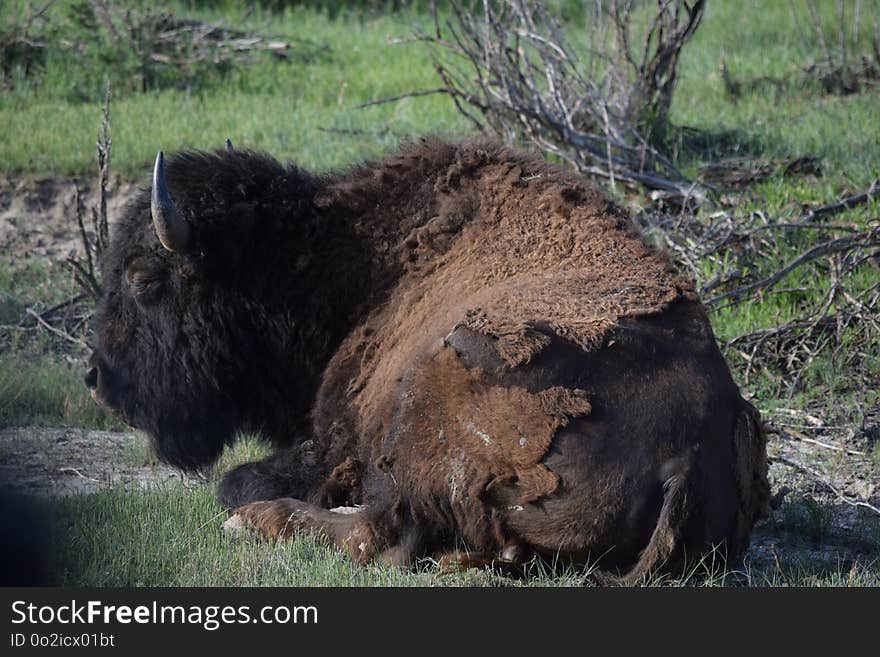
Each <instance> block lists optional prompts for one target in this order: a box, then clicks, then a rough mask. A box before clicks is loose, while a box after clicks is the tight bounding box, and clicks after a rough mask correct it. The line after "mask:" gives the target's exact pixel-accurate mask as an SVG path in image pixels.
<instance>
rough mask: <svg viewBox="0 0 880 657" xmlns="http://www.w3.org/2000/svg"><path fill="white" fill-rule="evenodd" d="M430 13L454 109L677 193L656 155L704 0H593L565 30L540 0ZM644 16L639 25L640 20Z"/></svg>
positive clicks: (480, 123)
mask: <svg viewBox="0 0 880 657" xmlns="http://www.w3.org/2000/svg"><path fill="white" fill-rule="evenodd" d="M448 7H449V10H450V17H449V18H448V19H447V20H442V19H441V18H440V16H439V14H438V13H437V12H436V11H435V12H434V27H435V30H434V34H433V35H422V36H421V37H420V38H421V39H422V40H424V41H428V42H430V43H432V44H434V46H435V48H434V63H435V68H436V70H437V73H438V74H439V76H440V78H441V80H442V83H443V85H444V91H445V92H446V93H448V94H449V95H450V96H451V97H452V99H453V101H454V102H455V104H456V107H457V108H458V109H459V111H460V112H461V113H462V114H464V115H465V116H466V117H467V118H468V119H470V121H471V122H473V124H474V125H475V126H476V127H477V128H479V129H480V130H483V129H485V128H487V127H488V128H491V129H492V130H493V131H495V132H496V133H498V134H499V135H501V136H502V138H504V139H506V140H507V141H515V140H520V139H522V140H525V141H527V142H531V143H532V144H534V145H535V146H537V147H538V148H540V149H541V150H543V151H544V152H546V153H550V154H553V155H556V156H558V157H560V158H562V159H563V160H566V161H568V162H570V163H571V164H573V165H574V166H575V167H576V168H577V169H579V170H580V171H582V172H584V173H587V174H591V175H595V176H600V177H603V178H607V179H610V180H611V182H612V184H613V183H614V182H616V181H617V180H622V181H627V182H631V183H638V184H641V185H643V186H645V187H647V188H650V189H660V190H665V191H667V192H673V193H683V192H685V191H686V190H688V188H689V187H690V185H689V184H688V183H687V181H686V180H685V178H684V176H682V175H681V173H680V172H679V171H678V170H677V169H676V167H675V166H674V165H673V163H672V162H671V161H670V159H669V158H667V157H666V156H665V155H664V154H663V144H664V140H665V139H666V137H667V132H668V128H669V107H670V104H671V102H672V96H673V92H674V90H675V84H676V81H677V65H678V61H679V57H680V54H681V51H682V48H683V47H684V45H685V44H686V43H687V42H688V40H689V39H690V38H691V37H692V36H693V34H694V32H695V31H696V29H697V28H698V27H699V25H700V21H701V19H702V17H703V11H704V8H705V0H696V1H695V2H693V3H691V4H689V3H687V2H684V1H683V0H658V1H657V2H656V4H655V5H653V7H654V8H653V9H650V10H648V9H645V10H642V9H641V6H640V5H638V4H637V3H636V2H635V1H634V0H611V1H610V2H603V1H601V0H595V1H594V2H591V3H590V4H589V5H588V7H587V10H588V20H587V23H586V28H585V33H584V34H582V35H578V36H577V37H576V38H575V39H572V38H569V36H567V35H566V33H565V32H564V31H563V30H562V28H561V26H560V24H559V22H558V21H557V20H556V18H555V17H554V16H553V14H552V13H551V11H550V10H549V9H548V8H547V6H546V5H545V4H544V2H541V1H540V0H538V1H530V0H498V1H496V2H490V1H489V0H478V1H472V2H463V1H461V0H450V2H449V3H448ZM646 12H647V13H646ZM640 26H644V27H643V28H642V29H639V27H640Z"/></svg>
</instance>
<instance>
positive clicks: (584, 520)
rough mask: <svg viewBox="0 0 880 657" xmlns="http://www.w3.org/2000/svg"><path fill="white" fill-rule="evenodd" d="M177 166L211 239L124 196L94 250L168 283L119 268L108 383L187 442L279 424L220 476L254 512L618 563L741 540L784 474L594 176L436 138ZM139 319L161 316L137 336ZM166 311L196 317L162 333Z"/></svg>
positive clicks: (108, 310) (200, 443) (361, 554)
mask: <svg viewBox="0 0 880 657" xmlns="http://www.w3.org/2000/svg"><path fill="white" fill-rule="evenodd" d="M187 158H190V160H187ZM192 158H203V161H200V162H197V163H196V162H194V161H193V160H192ZM248 158H251V159H248ZM257 164H258V165H259V169H255V168H254V166H255V165H257ZM195 166H199V167H201V168H202V169H204V170H205V171H207V172H208V173H206V174H203V173H197V172H196V171H195V170H194V169H193V167H195ZM273 170H274V174H273ZM168 171H169V185H170V186H171V191H172V194H173V196H174V198H175V202H176V203H177V204H178V205H179V206H180V207H182V208H184V209H185V210H186V212H187V216H188V217H189V221H190V224H191V226H192V227H193V229H194V231H195V233H196V235H200V237H199V238H198V239H199V244H200V250H201V253H200V255H199V256H194V255H193V254H188V255H186V256H181V255H179V254H168V253H167V252H163V251H162V249H161V247H160V246H158V244H157V242H156V239H155V236H153V235H151V231H150V226H149V216H148V212H147V211H145V208H146V206H145V205H144V201H142V202H141V203H140V205H138V204H136V205H135V206H133V207H132V208H131V209H130V211H129V214H128V215H127V216H126V218H125V219H124V220H123V222H122V225H121V228H120V230H122V231H124V232H125V234H124V235H123V236H122V237H120V236H119V235H116V236H114V245H113V248H112V252H111V256H110V258H109V264H106V265H105V273H106V272H107V270H109V271H110V272H111V273H110V276H111V278H112V277H114V276H115V278H116V279H117V280H119V281H122V280H123V279H125V278H126V277H125V276H123V275H122V274H123V273H124V272H126V271H127V268H130V267H131V263H132V262H137V263H139V264H138V274H139V275H140V273H141V271H143V270H146V271H153V270H155V269H158V270H161V272H162V273H161V275H158V276H161V280H163V281H169V280H170V281H171V283H166V289H165V290H164V293H165V295H166V296H167V297H170V298H167V299H157V300H156V301H155V302H154V303H153V304H148V303H146V302H139V300H138V299H137V298H135V299H134V301H129V300H128V297H137V292H138V291H137V290H135V291H129V290H126V289H125V286H124V285H122V284H121V283H120V287H119V288H112V286H111V290H110V291H109V292H108V299H107V300H106V301H105V304H104V307H103V310H102V314H101V320H100V331H99V335H100V336H101V344H100V348H99V350H98V351H97V352H96V355H95V356H94V357H93V363H95V364H96V367H97V368H98V370H99V372H100V374H101V376H102V377H103V380H104V384H103V385H97V386H96V387H97V389H98V391H97V393H96V394H97V395H98V397H99V398H101V399H103V400H104V401H105V402H107V403H108V404H109V405H111V406H113V407H115V408H117V409H119V410H120V411H121V412H122V413H123V414H124V415H125V416H126V417H128V418H129V419H130V420H131V421H132V422H133V423H134V424H136V425H138V426H142V427H143V428H145V429H147V431H148V432H149V433H150V434H151V435H152V437H153V439H154V441H155V443H156V445H157V449H158V451H159V452H160V454H163V455H165V456H166V457H167V458H169V459H170V460H172V461H174V462H177V463H179V464H181V465H185V466H193V465H198V464H199V463H202V462H206V461H209V460H211V459H213V458H214V457H215V456H216V454H217V453H219V451H220V450H221V449H222V447H223V445H224V444H226V443H228V442H229V440H230V437H231V434H232V432H233V431H234V430H235V429H237V428H241V427H259V428H261V429H262V430H263V432H264V433H265V434H267V436H268V437H270V438H272V439H273V440H274V441H275V442H276V444H279V445H290V446H289V447H286V448H284V449H282V450H281V451H279V452H277V453H276V454H274V455H273V456H271V457H269V458H268V459H266V460H265V461H264V462H261V463H256V464H248V465H246V466H243V467H241V468H239V469H237V470H234V471H233V472H231V473H230V474H229V475H228V476H227V478H226V479H225V480H224V482H223V484H222V485H221V489H220V494H221V499H222V500H223V501H224V502H225V503H227V504H229V505H230V506H233V507H241V508H240V509H239V510H238V512H237V513H238V518H239V519H240V520H241V519H243V520H244V521H246V522H247V523H248V524H251V525H253V526H254V527H256V528H258V529H259V530H260V531H261V532H263V533H264V534H267V535H273V536H277V535H279V534H280V533H282V531H287V530H288V529H290V528H291V527H293V528H294V529H297V530H314V531H319V532H322V533H325V534H327V535H328V536H329V537H330V538H331V540H333V541H334V542H336V543H337V544H339V545H341V546H343V547H345V548H346V549H348V550H349V551H350V552H351V553H352V555H353V556H354V557H355V558H357V559H358V560H359V561H369V560H370V559H374V558H380V559H383V560H387V561H391V562H395V563H408V562H411V561H412V559H414V558H416V557H418V556H420V555H424V554H435V553H440V552H443V551H448V550H450V549H454V548H456V547H462V546H464V547H466V548H467V549H469V550H473V551H476V552H481V553H487V554H499V555H500V554H502V553H504V554H517V555H519V554H525V553H528V552H531V551H534V552H537V553H539V554H546V555H557V554H560V555H562V556H564V557H567V558H571V559H573V560H576V561H584V560H588V559H594V560H595V559H599V558H601V564H602V567H603V568H606V569H609V570H612V571H617V572H621V573H625V575H624V578H623V579H624V581H627V582H631V581H637V580H638V579H639V578H640V577H643V576H644V575H646V574H647V573H649V572H651V571H652V570H653V569H655V568H657V567H658V566H659V565H661V564H663V563H666V564H667V565H670V566H676V565H677V564H680V563H681V562H682V561H683V560H684V559H685V558H686V557H696V556H698V555H699V554H702V553H703V552H705V551H706V550H708V549H711V548H712V547H714V546H719V545H720V546H721V547H722V549H723V550H725V551H726V552H729V553H737V552H739V551H740V550H742V549H743V548H744V547H745V546H746V545H747V544H748V538H749V533H750V530H751V527H752V524H753V523H754V521H755V520H756V518H757V517H758V516H759V515H760V514H761V513H762V512H763V509H764V507H765V505H766V502H767V497H768V486H767V480H766V454H765V441H764V435H763V432H762V430H761V426H760V421H759V419H758V418H757V415H756V414H755V412H754V409H752V407H751V406H749V405H748V404H747V403H746V402H745V401H744V400H743V399H742V397H741V396H740V394H739V391H738V389H737V387H736V385H735V384H734V382H733V380H732V379H731V377H730V374H729V371H728V369H727V366H726V364H725V363H724V360H723V358H722V357H721V354H720V352H719V351H718V348H717V346H716V344H715V340H714V336H713V334H712V330H711V328H710V326H709V322H708V319H707V317H706V314H705V311H704V310H703V308H702V306H701V304H700V302H699V300H698V298H697V296H696V293H695V292H694V289H693V286H692V284H691V283H690V281H688V280H686V279H684V278H682V277H681V276H680V275H679V274H678V273H677V272H676V271H675V268H674V267H673V265H672V264H671V262H670V260H669V259H668V257H667V256H666V255H664V254H662V253H659V252H657V251H656V250H653V249H651V248H649V247H648V246H647V245H646V244H645V243H644V242H643V241H642V239H641V237H640V235H639V234H638V232H637V231H636V230H635V228H634V227H633V225H632V223H631V222H630V221H629V219H628V217H627V216H626V214H625V213H624V212H623V211H622V210H620V209H619V208H617V207H616V206H614V205H613V204H611V203H609V202H608V201H607V200H606V199H605V198H603V197H602V196H601V195H599V194H598V193H597V192H596V191H595V190H594V189H592V188H591V187H590V186H589V185H588V184H587V183H586V181H585V180H584V179H583V178H581V177H579V176H576V175H574V174H571V173H568V172H566V171H564V170H562V169H560V168H558V167H555V166H552V165H550V164H547V163H546V162H544V161H542V160H540V159H539V158H536V157H534V156H529V155H524V154H521V153H517V152H514V151H510V150H507V149H505V148H503V147H500V146H498V145H496V144H494V143H491V142H486V141H466V142H463V143H459V144H448V143H443V142H439V141H432V140H426V141H422V142H419V143H418V144H414V145H412V146H410V147H408V148H406V149H404V150H403V151H401V152H400V153H398V154H395V155H392V156H389V157H388V158H386V159H385V160H383V161H381V162H379V163H375V164H372V165H369V166H365V167H362V168H360V169H357V170H355V171H352V172H350V173H348V174H345V175H342V176H339V177H335V178H329V179H318V178H311V177H309V176H308V175H307V174H304V173H303V172H301V171H298V170H296V169H283V168H281V167H280V166H278V165H277V164H275V165H273V163H272V162H271V161H270V160H268V159H266V158H263V157H262V156H256V155H253V154H247V153H244V154H242V153H233V154H229V153H224V152H218V153H217V154H215V155H184V156H182V157H179V158H177V159H176V160H172V161H171V162H170V163H169V167H168ZM211 171H214V172H215V173H214V174H211V173H210V172H211ZM257 171H259V175H260V176H263V177H264V178H265V180H263V178H259V179H258V178H257V177H256V175H255V174H256V172H257ZM236 174H237V175H239V176H240V177H242V182H241V183H240V184H239V187H236V182H235V179H234V177H235V175H236ZM238 188H241V191H240V192H239V191H236V190H237V189H238ZM144 262H146V264H144ZM180 272H183V273H185V277H181V274H180ZM189 281H192V282H189ZM196 288H198V290H196ZM150 305H152V307H150ZM168 308H174V309H176V312H177V313H179V314H180V316H181V317H182V319H174V318H173V316H172V315H169V314H168V313H167V309H168ZM159 315H163V316H164V317H165V318H164V319H162V320H160V319H158V318H157V317H158V316H159ZM208 316H210V317H213V324H212V321H211V320H210V319H209V318H208ZM191 317H192V318H191ZM197 320H198V321H197ZM285 322H287V324H286V327H287V328H285ZM169 325H170V326H169ZM255 331H261V332H262V333H260V334H255V333H254V332H255ZM133 332H136V333H137V335H138V336H142V335H146V336H151V335H152V336H154V337H152V338H150V339H143V340H144V342H145V344H141V343H140V342H138V343H137V344H136V345H135V346H134V347H129V346H127V345H126V344H125V341H124V340H122V339H121V338H120V337H119V336H120V335H132V334H133ZM169 335H170V336H173V335H177V336H183V337H182V338H181V337H177V338H176V339H175V340H176V341H175V345H177V343H179V342H182V343H183V344H182V346H175V347H174V348H172V347H171V346H170V345H167V344H165V346H163V347H162V348H161V351H163V352H164V351H168V352H169V354H168V357H167V358H166V359H165V360H164V361H163V360H162V359H159V360H157V357H156V355H155V354H154V353H153V352H151V351H150V349H151V348H152V349H155V348H156V345H160V344H163V342H162V341H163V340H168V339H169V338H168V337H163V336H169ZM196 342H198V343H200V344H204V345H206V346H205V347H203V348H201V349H200V351H199V353H200V355H201V356H202V357H203V360H202V361H200V362H199V364H198V371H197V372H194V373H193V374H192V375H190V376H189V377H188V378H189V380H191V381H193V382H194V384H193V385H192V386H189V387H187V388H186V389H185V390H182V391H179V392H175V388H174V386H175V385H177V384H176V383H174V382H171V381H167V382H166V383H162V382H161V376H162V374H161V370H162V369H163V363H165V365H164V367H166V368H169V369H168V371H169V372H173V371H174V366H175V364H182V366H183V367H184V368H186V367H190V365H189V364H188V363H189V362H190V355H189V354H190V350H191V349H192V347H191V346H188V345H192V344H194V343H196ZM242 344H243V345H244V348H243V349H242V350H241V353H240V354H238V357H237V358H235V357H233V354H234V350H235V348H236V347H237V346H240V345H242ZM149 376H154V377H155V376H159V377H160V382H159V383H157V384H155V385H153V387H151V388H147V389H145V388H144V387H143V386H142V385H141V384H139V383H138V382H139V381H141V380H143V379H144V378H145V377H149ZM165 376H169V375H165ZM203 379H204V381H203ZM110 382H117V383H116V385H115V386H114V385H111V383H110ZM121 391H122V392H121ZM285 392H286V393H287V394H288V395H289V400H288V401H285V400H284V398H283V397H279V393H285ZM261 395H268V400H271V402H270V403H268V404H267V403H265V402H264V401H262V400H261V399H260V396H261ZM179 398H182V399H183V402H182V403H183V406H180V402H179ZM169 400H170V401H169ZM175 403H176V404H177V405H174V404H175ZM215 408H216V409H217V410H216V411H215V410H213V409H215ZM221 409H222V410H221ZM160 416H161V417H162V418H165V420H164V421H163V420H160V419H157V418H159V417H160ZM200 417H211V418H212V420H211V422H209V423H207V425H210V426H211V429H210V431H209V430H207V429H204V430H203V428H202V427H201V426H200V425H198V418H200ZM167 418H172V420H173V421H171V420H168V419H167ZM177 418H181V419H179V420H178V419H177ZM187 432H190V433H195V434H196V438H195V439H194V438H188V437H187ZM193 440H196V441H197V442H195V443H193V442H192V441H193ZM189 445H195V447H189ZM262 500H274V501H271V502H262ZM258 501H259V503H258V504H255V503H256V502H258ZM353 504H363V505H366V508H365V509H362V510H360V511H358V512H357V513H353V514H346V515H341V514H335V513H332V512H330V511H327V510H326V509H327V508H330V507H333V506H340V505H353ZM322 507H323V508H322ZM294 521H296V522H294ZM287 533H288V534H289V532H287Z"/></svg>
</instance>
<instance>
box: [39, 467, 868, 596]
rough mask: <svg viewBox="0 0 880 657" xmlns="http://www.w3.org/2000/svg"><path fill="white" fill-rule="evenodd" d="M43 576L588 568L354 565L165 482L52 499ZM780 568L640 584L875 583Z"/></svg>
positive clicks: (819, 570)
mask: <svg viewBox="0 0 880 657" xmlns="http://www.w3.org/2000/svg"><path fill="white" fill-rule="evenodd" d="M49 513H50V518H49V525H50V527H51V528H52V532H53V535H52V536H51V540H52V544H53V545H56V546H58V549H57V550H54V551H53V554H52V564H51V578H52V582H53V583H54V584H57V585H61V586H82V585H88V586H145V585H148V586H581V585H585V584H586V585H589V584H591V583H593V580H592V579H591V578H590V576H589V569H583V568H581V569H578V568H573V567H571V566H559V567H555V568H554V567H553V565H552V564H544V563H534V564H532V565H530V566H528V567H527V569H526V573H527V576H526V577H524V578H511V577H505V576H503V575H501V574H499V573H494V572H491V571H489V570H480V569H472V570H468V571H464V572H448V571H443V570H441V569H440V568H439V567H438V565H437V564H436V563H435V562H432V561H429V560H426V561H423V562H421V563H419V564H417V565H416V566H415V567H413V568H392V567H381V566H376V565H368V566H356V565H355V564H354V563H353V562H352V561H351V560H350V559H349V558H347V557H346V556H345V555H344V554H342V553H341V552H340V551H339V550H336V549H334V548H331V547H329V546H327V545H326V544H324V543H322V542H320V541H317V540H316V539H314V538H311V537H308V536H299V537H296V538H295V539H293V540H289V541H267V540H262V539H258V538H253V537H233V536H229V535H227V534H226V533H225V532H223V531H222V530H221V528H220V525H221V523H222V522H223V520H224V519H225V518H226V512H225V511H224V510H223V509H221V508H220V507H219V506H218V505H217V502H216V499H215V495H214V490H213V487H212V486H209V485H202V486H197V487H195V488H185V487H183V486H182V485H180V484H174V485H169V486H167V487H165V488H162V489H159V490H156V491H154V492H151V493H149V494H146V495H145V494H143V493H142V492H137V491H126V490H115V491H105V492H101V493H96V494H92V495H85V496H81V497H77V498H65V499H61V500H58V501H56V502H54V503H53V505H52V507H51V509H50V510H49ZM780 566H781V569H779V568H777V569H771V570H769V571H761V570H757V569H753V568H751V567H748V566H746V567H740V568H738V569H736V570H726V569H725V568H724V567H723V566H722V565H719V564H714V565H713V563H712V561H711V558H708V559H705V560H703V561H701V562H700V563H697V564H695V565H693V566H692V567H691V568H689V569H688V570H687V571H686V573H685V575H684V576H683V577H681V578H669V577H665V576H658V577H656V578H654V579H652V580H650V581H648V582H645V584H647V585H649V586H720V585H747V586H768V585H773V586H781V585H789V586H877V585H878V584H880V570H878V568H877V566H876V564H843V563H841V564H839V565H836V566H832V567H829V565H828V564H827V563H824V562H809V561H804V560H791V561H786V562H783V563H781V564H780Z"/></svg>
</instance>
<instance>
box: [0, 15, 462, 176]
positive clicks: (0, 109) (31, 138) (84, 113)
mask: <svg viewBox="0 0 880 657" xmlns="http://www.w3.org/2000/svg"><path fill="white" fill-rule="evenodd" d="M63 4H64V3H62V7H59V8H58V9H56V11H57V12H59V13H62V10H63ZM68 4H69V3H68ZM171 6H172V7H175V5H174V4H173V3H172V5H171ZM176 9H177V11H178V12H179V13H180V14H182V15H186V16H193V17H197V18H202V19H205V20H208V21H214V22H218V23H222V24H224V25H229V26H236V27H238V26H244V27H245V29H252V30H254V31H256V32H258V33H262V34H271V35H273V36H276V37H278V38H281V39H284V38H290V39H303V38H305V39H310V40H312V41H315V42H319V43H321V44H326V45H327V46H328V48H329V52H327V53H326V54H320V55H317V56H316V57H315V58H314V59H313V61H311V62H310V63H302V62H299V61H296V60H294V61H290V62H278V61H276V60H274V59H272V58H271V57H269V56H265V57H258V58H256V59H255V60H254V61H253V63H251V64H249V65H247V66H244V67H241V68H236V69H234V70H233V71H231V72H229V73H227V74H226V75H224V76H223V77H222V78H220V79H218V80H216V81H215V82H214V83H212V84H210V85H207V86H204V87H202V88H197V89H184V90H178V89H164V90H160V91H152V92H149V93H146V94H132V93H130V92H126V91H124V90H122V91H119V92H118V93H117V94H116V97H115V98H114V100H113V107H112V117H113V118H112V134H113V163H114V167H115V170H116V171H118V172H122V173H124V174H127V175H138V176H140V175H143V172H144V171H146V169H147V166H148V163H149V162H151V161H152V159H153V158H154V157H155V154H156V151H157V150H159V149H165V150H169V151H170V150H178V149H183V148H200V149H214V148H219V147H221V146H222V145H223V142H224V140H225V139H226V138H227V137H228V138H230V139H231V140H232V141H233V143H234V144H236V146H238V147H241V148H253V149H263V150H268V151H271V152H272V153H273V154H275V155H276V156H277V157H279V158H283V159H293V160H296V161H297V162H298V163H300V164H302V165H303V166H307V167H311V168H317V169H328V168H332V167H339V166H342V165H345V164H349V163H351V162H352V161H353V160H356V159H359V158H362V157H364V156H369V155H378V154H379V153H381V152H383V151H386V150H388V149H389V148H391V147H393V146H394V145H395V144H396V143H397V142H398V141H399V140H400V139H401V138H404V137H408V136H412V135H419V134H424V133H428V132H434V133H460V132H462V131H463V129H464V127H465V126H464V121H463V119H461V118H460V117H459V116H458V115H457V114H456V112H455V110H454V108H453V107H452V105H451V104H450V103H449V102H448V100H447V99H445V98H443V97H439V96H427V97H425V98H422V99H409V100H405V101H401V102H399V103H395V104H391V105H385V106H378V107H375V108H368V109H364V110H355V109H353V108H354V107H355V106H356V105H358V104H359V103H363V102H367V101H369V100H372V99H376V98H382V97H386V96H393V95H398V94H400V93H403V92H406V91H409V90H412V89H424V88H428V87H436V86H438V85H437V82H436V80H435V79H434V73H433V69H432V68H431V65H430V60H429V57H428V55H427V53H426V52H425V51H424V49H422V48H419V47H416V46H412V45H397V46H392V45H388V40H389V39H390V38H394V37H404V36H407V35H409V34H411V31H412V24H413V19H412V18H411V17H410V16H409V15H408V14H403V13H402V14H395V15H390V16H382V15H364V14H363V13H361V12H357V13H355V14H353V15H351V14H344V15H342V16H339V17H336V18H334V19H331V18H330V17H329V15H328V14H327V13H325V12H321V11H316V10H314V9H311V8H305V7H289V8H287V9H285V10H284V11H283V12H279V13H267V12H265V11H264V10H262V9H260V8H259V6H257V8H256V10H255V11H254V12H253V13H252V14H251V15H250V16H249V17H247V18H245V17H244V12H245V10H246V8H245V7H243V6H241V7H239V6H237V5H235V4H231V5H230V6H229V7H227V8H225V9H224V11H223V12H222V13H217V12H212V11H205V10H186V9H183V8H180V7H176ZM423 19H424V18H423ZM62 56H63V54H59V55H58V56H57V58H53V57H50V58H49V61H48V62H47V64H46V69H47V73H46V75H45V76H44V77H43V78H42V80H41V81H40V82H39V83H32V84H24V83H23V84H20V85H19V86H18V87H16V89H15V90H14V91H13V92H12V93H5V94H2V95H0V125H3V126H6V129H4V130H3V131H2V132H0V152H2V153H3V154H4V162H3V163H2V164H0V173H5V172H34V173H46V172H51V173H59V174H73V173H84V172H88V171H91V170H92V168H93V162H94V153H93V151H94V137H95V128H96V126H97V125H98V119H99V116H100V105H101V100H102V98H103V90H102V89H103V86H102V85H101V84H95V82H94V81H92V80H91V79H83V75H82V72H81V71H78V70H76V68H75V67H73V66H70V64H69V63H66V62H65V61H63V60H62ZM322 130H327V131H322ZM360 130H362V131H364V134H356V135H351V134H346V133H344V132H343V133H340V132H337V131H360Z"/></svg>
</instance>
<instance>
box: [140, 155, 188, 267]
mask: <svg viewBox="0 0 880 657" xmlns="http://www.w3.org/2000/svg"><path fill="white" fill-rule="evenodd" d="M150 214H151V215H152V216H153V227H154V228H155V229H156V236H157V237H158V238H159V241H160V242H161V243H162V246H164V247H165V248H166V249H168V250H169V251H175V252H177V253H185V252H186V250H187V247H188V245H189V224H188V223H186V220H185V219H184V218H183V217H181V216H179V215H178V214H177V208H176V207H175V206H174V201H172V200H171V194H169V193H168V182H167V181H166V180H165V156H164V155H163V154H162V151H159V154H158V155H157V156H156V164H155V166H154V167H153V193H152V195H151V197H150Z"/></svg>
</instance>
